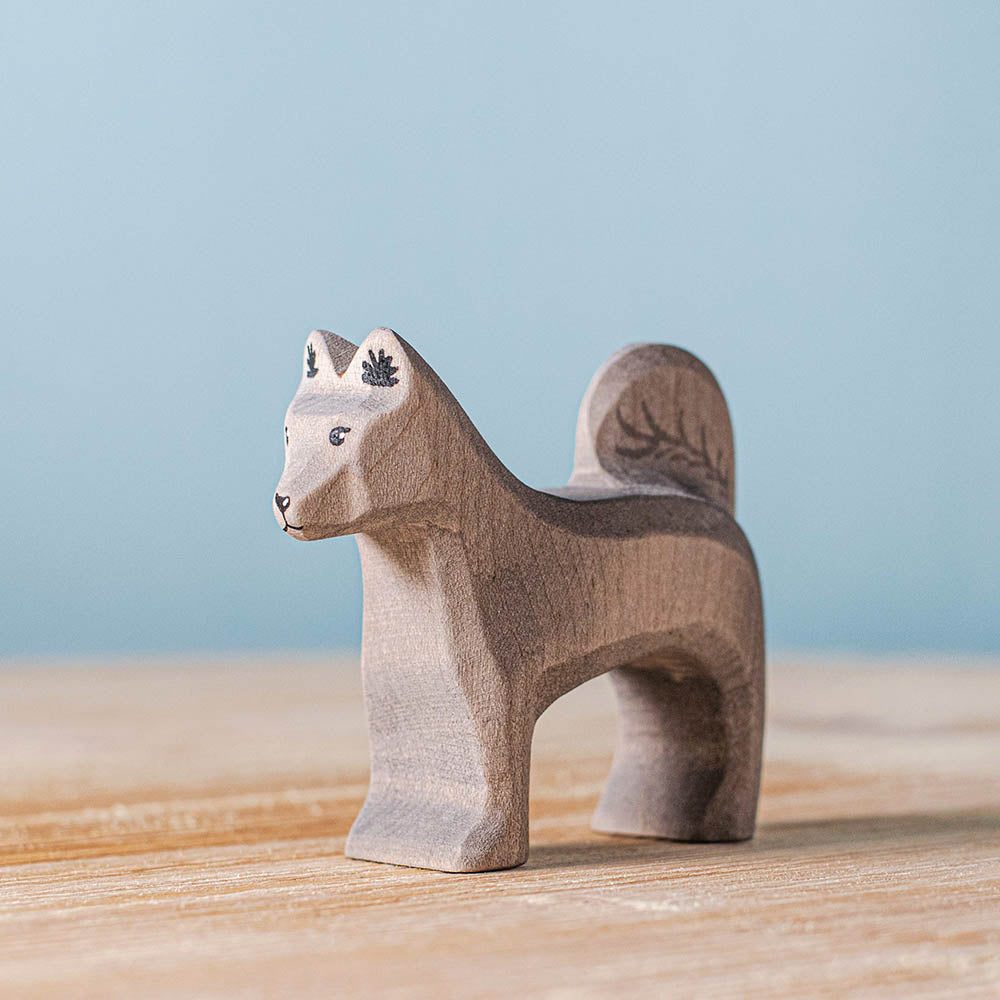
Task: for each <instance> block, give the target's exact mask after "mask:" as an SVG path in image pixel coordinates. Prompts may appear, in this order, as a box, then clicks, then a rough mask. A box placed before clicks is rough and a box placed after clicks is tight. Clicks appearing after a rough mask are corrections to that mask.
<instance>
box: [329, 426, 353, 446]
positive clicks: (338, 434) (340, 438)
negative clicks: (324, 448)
mask: <svg viewBox="0 0 1000 1000" xmlns="http://www.w3.org/2000/svg"><path fill="white" fill-rule="evenodd" d="M350 430H351V428H350V427H334V429H333V430H332V431H330V444H334V445H340V444H343V443H344V437H345V436H346V435H347V434H348V433H349V432H350Z"/></svg>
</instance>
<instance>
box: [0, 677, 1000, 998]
mask: <svg viewBox="0 0 1000 1000" xmlns="http://www.w3.org/2000/svg"><path fill="white" fill-rule="evenodd" d="M992 667H993V669H990V665H989V664H987V663H985V662H984V663H981V664H967V665H965V666H962V665H960V664H956V663H939V662H930V661H925V662H900V663H891V662H883V663H875V664H867V665H864V664H858V663H845V662H839V663H838V662H835V661H831V660H822V661H809V660H801V661H797V662H794V663H784V662H779V663H777V664H772V668H771V674H770V682H769V684H770V688H769V708H768V736H767V743H766V757H765V767H764V780H763V792H762V798H761V807H760V817H759V825H758V831H757V835H756V837H755V838H754V839H753V840H752V841H747V842H743V843H735V844H679V843H671V842H666V841H652V840H640V839H633V838H628V837H624V838H622V837H607V836H603V835H601V834H598V833H595V832H593V831H592V830H591V829H590V826H589V819H590V814H591V812H592V810H593V809H594V807H595V804H596V802H597V800H598V797H599V794H600V790H601V787H602V784H603V782H604V779H605V777H606V775H607V772H608V767H609V764H610V760H611V756H612V752H613V747H614V732H615V709H614V704H613V697H612V693H611V686H610V683H609V680H608V679H607V678H606V677H603V678H599V679H597V680H594V681H591V682H590V683H588V684H585V685H584V686H582V687H581V688H579V689H577V690H576V691H574V692H572V693H570V694H569V695H567V696H566V697H565V698H563V699H560V700H559V701H558V702H557V703H556V704H555V705H554V706H553V707H552V708H551V709H550V710H549V711H548V712H546V713H545V715H544V716H543V717H542V718H541V720H540V721H539V724H538V727H537V731H536V737H535V741H534V748H533V749H534V753H533V759H532V784H531V853H530V856H529V858H528V862H527V864H526V865H525V866H524V867H522V868H519V869H514V870H509V871H502V872H496V873H490V874H485V875H474V876H471V875H448V874H442V873H439V872H434V871H422V870H419V869H412V868H398V867H394V866H391V865H373V864H370V863H364V862H358V861H353V860H350V859H348V858H345V857H344V855H343V847H344V841H345V838H346V835H347V831H348V828H349V826H350V823H351V820H352V818H353V817H354V815H355V814H356V812H357V810H358V808H359V806H360V805H361V802H362V800H363V798H364V795H365V790H366V787H367V759H366V748H365V740H364V733H365V725H364V710H363V706H362V697H361V690H360V677H359V670H358V666H357V663H356V662H346V661H345V662H342V663H339V664H336V665H332V664H330V663H328V662H325V661H323V660H319V659H308V660H306V659H298V660H273V661H263V662H258V663H252V664H251V663H243V662H238V661H203V662H186V661H168V662H161V663H156V664H130V663H127V662H122V663H119V664H115V665H108V664H101V663H90V664H87V663H81V664H77V665H75V666H72V667H63V668H58V669H57V668H55V667H46V666H44V665H41V664H34V665H30V666H22V667H19V666H17V665H15V664H8V665H6V666H5V667H4V668H3V669H0V775H2V778H3V781H2V783H0V817H2V819H0V996H3V997H4V998H5V1000H6V998H8V997H9V998H42V997H45V998H49V997H59V998H76V997H95V996H100V997H103V998H114V997H135V996H143V997H151V998H165V997H177V996H199V997H262V998H263V997H276V996H296V997H302V998H312V997H316V998H328V997H333V996H349V995H354V996H364V995H370V996H386V997H474V998H477V997H509V996H532V997H545V998H551V1000H563V998H572V997H584V998H587V997H611V996H629V997H640V998H642V997H650V998H653V997H655V998H661V997H664V996H678V997H685V998H700V997H706V998H707V997H712V998H767V1000H773V998H780V997H829V998H834V997H836V998H842V997H901V998H902V997H905V998H908V1000H909V998H913V997H944V996H947V997H996V996H997V995H1000V776H998V761H1000V669H996V668H1000V663H997V664H993V665H992Z"/></svg>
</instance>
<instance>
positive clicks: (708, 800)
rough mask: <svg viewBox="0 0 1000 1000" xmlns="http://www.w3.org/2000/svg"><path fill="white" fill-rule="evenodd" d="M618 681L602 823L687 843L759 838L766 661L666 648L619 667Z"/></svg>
mask: <svg viewBox="0 0 1000 1000" xmlns="http://www.w3.org/2000/svg"><path fill="white" fill-rule="evenodd" d="M755 659H756V658H755ZM761 659H762V657H761ZM611 679H612V682H613V684H614V688H615V692H616V694H617V697H618V705H619V712H620V716H619V731H618V743H617V747H616V749H615V756H614V763H613V765H612V769H611V774H610V776H609V778H608V781H607V784H606V786H605V789H604V793H603V795H602V796H601V800H600V802H599V804H598V806H597V810H596V812H595V813H594V819H593V826H594V829H595V830H599V831H602V832H605V833H616V834H626V835H632V836H643V837H665V838H669V839H671V840H688V841H728V840H745V839H747V838H748V837H751V836H753V830H754V823H755V818H756V812H757V795H758V789H759V783H760V760H761V740H762V735H763V664H762V663H756V662H755V663H748V664H739V665H737V666H736V669H732V668H730V669H725V670H709V669H708V668H707V667H706V666H705V665H704V662H703V661H699V660H696V659H693V658H691V657H690V656H684V655H679V654H676V653H665V654H661V655H656V656H652V657H647V658H645V659H644V660H642V661H640V662H637V663H634V664H631V665H629V666H625V667H621V668H619V669H617V670H613V671H611Z"/></svg>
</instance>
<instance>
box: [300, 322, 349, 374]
mask: <svg viewBox="0 0 1000 1000" xmlns="http://www.w3.org/2000/svg"><path fill="white" fill-rule="evenodd" d="M356 352H357V348H356V347H355V346H354V344H352V343H351V342H350V341H349V340H344V338H343V337H338V336H337V335H336V334H335V333H330V331H329V330H313V332H312V333H310V334H309V339H308V340H307V341H306V346H305V349H304V351H303V354H302V380H303V382H306V383H312V384H314V385H325V384H327V383H328V381H329V379H331V378H334V377H335V376H338V375H342V374H343V373H344V371H345V370H346V369H347V367H348V365H350V363H351V358H353V357H354V355H355V353H356Z"/></svg>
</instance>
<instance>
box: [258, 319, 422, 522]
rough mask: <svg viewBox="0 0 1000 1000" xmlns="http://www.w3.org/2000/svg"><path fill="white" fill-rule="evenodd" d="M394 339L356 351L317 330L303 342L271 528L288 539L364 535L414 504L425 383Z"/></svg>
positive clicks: (388, 335) (369, 342) (383, 335)
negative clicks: (281, 531)
mask: <svg viewBox="0 0 1000 1000" xmlns="http://www.w3.org/2000/svg"><path fill="white" fill-rule="evenodd" d="M423 367H425V365H424V363H423V362H422V361H421V360H420V358H419V355H417V354H416V352H415V351H413V349H412V348H411V347H409V345H408V344H406V342H405V341H404V340H403V339H402V338H401V337H398V336H397V335H396V334H395V333H393V331H392V330H388V329H385V328H380V329H377V330H373V331H372V332H371V333H370V334H369V335H368V336H367V337H366V338H365V340H364V341H363V343H362V344H361V346H360V347H355V346H354V345H353V344H351V343H350V342H349V341H346V340H343V339H342V338H341V337H338V336H337V335H336V334H333V333H328V332H327V331H325V330H315V331H313V332H312V333H311V334H310V335H309V339H308V340H307V341H306V346H305V351H304V354H303V364H302V381H301V383H300V384H299V388H298V391H297V392H296V393H295V396H294V398H293V399H292V402H291V405H290V406H289V407H288V412H287V413H286V415H285V429H284V435H285V470H284V472H283V473H282V476H281V480H280V481H279V483H278V486H277V489H276V490H275V494H274V500H273V506H274V515H275V517H276V519H277V521H278V524H279V525H280V526H281V527H282V528H283V529H284V530H285V531H286V532H288V534H290V535H292V536H293V537H294V538H301V539H316V538H329V537H331V536H334V535H347V534H351V533H353V532H357V531H365V530H369V529H370V528H372V527H376V526H377V525H378V524H379V523H380V522H382V521H385V520H387V519H391V517H392V516H393V515H398V513H399V511H400V510H402V509H405V508H406V507H408V506H412V505H413V504H414V503H415V502H416V501H417V499H418V493H419V490H420V487H421V486H422V485H423V483H424V482H425V481H426V479H427V466H428V463H429V461H430V450H431V449H430V445H429V443H428V442H426V441H422V440H419V435H420V424H421V421H420V420H419V419H417V418H418V417H419V415H420V407H421V401H422V400H426V399H427V397H428V395H429V393H428V383H427V380H426V379H425V378H424V377H423V374H422V369H423Z"/></svg>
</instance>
